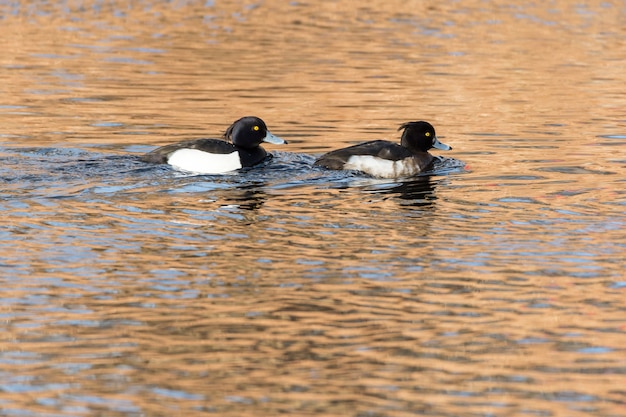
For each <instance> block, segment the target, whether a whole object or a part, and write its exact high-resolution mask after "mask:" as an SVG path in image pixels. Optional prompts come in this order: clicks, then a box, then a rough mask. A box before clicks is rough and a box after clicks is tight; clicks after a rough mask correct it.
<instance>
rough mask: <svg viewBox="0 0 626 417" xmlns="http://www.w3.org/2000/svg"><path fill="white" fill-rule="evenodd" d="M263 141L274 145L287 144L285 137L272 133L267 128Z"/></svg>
mask: <svg viewBox="0 0 626 417" xmlns="http://www.w3.org/2000/svg"><path fill="white" fill-rule="evenodd" d="M263 142H267V143H273V144H274V145H286V144H287V141H286V140H285V139H283V138H279V137H278V136H274V135H272V134H271V133H270V131H269V130H268V131H267V134H266V135H265V137H264V138H263Z"/></svg>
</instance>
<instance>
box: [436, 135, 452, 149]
mask: <svg viewBox="0 0 626 417" xmlns="http://www.w3.org/2000/svg"><path fill="white" fill-rule="evenodd" d="M433 148H437V149H441V150H442V151H449V150H450V149H452V146H450V145H446V144H445V143H441V142H439V139H437V138H436V137H435V140H434V141H433Z"/></svg>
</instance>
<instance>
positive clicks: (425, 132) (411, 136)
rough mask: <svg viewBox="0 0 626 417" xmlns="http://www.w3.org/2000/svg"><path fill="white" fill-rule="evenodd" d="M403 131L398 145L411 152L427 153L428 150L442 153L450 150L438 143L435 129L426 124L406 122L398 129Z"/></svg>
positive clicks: (448, 147)
mask: <svg viewBox="0 0 626 417" xmlns="http://www.w3.org/2000/svg"><path fill="white" fill-rule="evenodd" d="M403 129H404V131H403V132H402V139H401V140H400V144H401V145H402V146H404V147H405V148H408V149H409V150H411V151H412V152H427V151H428V150H429V149H430V148H437V149H441V150H444V151H447V150H450V149H452V147H451V146H448V145H446V144H444V143H441V142H439V140H438V139H437V135H436V134H435V128H434V127H433V126H432V125H431V124H430V123H428V122H423V121H419V122H407V123H404V124H403V125H401V126H400V127H399V128H398V130H403Z"/></svg>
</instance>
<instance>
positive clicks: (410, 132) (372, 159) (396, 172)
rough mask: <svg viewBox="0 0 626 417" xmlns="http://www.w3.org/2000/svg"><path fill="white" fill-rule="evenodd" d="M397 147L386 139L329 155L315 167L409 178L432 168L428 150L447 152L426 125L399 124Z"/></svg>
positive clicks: (432, 158)
mask: <svg viewBox="0 0 626 417" xmlns="http://www.w3.org/2000/svg"><path fill="white" fill-rule="evenodd" d="M398 130H399V131H400V130H402V137H401V139H400V144H397V143H394V142H390V141H387V140H373V141H370V142H365V143H360V144H357V145H353V146H349V147H347V148H341V149H336V150H334V151H331V152H328V153H326V154H324V155H322V156H320V157H319V158H317V159H316V160H315V162H314V165H316V166H320V167H324V168H327V169H332V170H355V171H359V172H362V173H365V174H368V175H371V176H373V177H377V178H402V177H411V176H414V175H417V174H419V173H420V172H424V171H426V170H428V169H429V168H431V167H432V164H433V161H434V160H435V157H434V156H433V155H431V154H430V153H428V150H429V149H431V148H436V149H440V150H446V151H447V150H450V149H452V147H451V146H449V145H446V144H444V143H441V142H440V141H439V139H437V135H436V134H435V128H434V127H433V126H432V125H431V124H430V123H428V122H425V121H416V122H407V123H404V124H402V125H401V126H400V127H399V128H398Z"/></svg>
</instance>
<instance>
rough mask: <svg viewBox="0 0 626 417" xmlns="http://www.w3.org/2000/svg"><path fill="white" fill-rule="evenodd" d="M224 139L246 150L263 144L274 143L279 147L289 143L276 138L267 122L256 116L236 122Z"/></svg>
mask: <svg viewBox="0 0 626 417" xmlns="http://www.w3.org/2000/svg"><path fill="white" fill-rule="evenodd" d="M224 138H226V139H228V140H230V141H231V142H232V143H233V145H235V146H239V147H241V148H245V149H253V148H256V147H257V146H259V145H260V144H261V143H262V142H268V143H274V144H277V145H280V144H286V143H287V141H286V140H284V139H282V138H279V137H278V136H274V135H273V134H272V133H271V132H270V131H269V130H267V126H266V125H265V122H264V121H263V120H261V119H260V118H258V117H255V116H246V117H242V118H241V119H239V120H237V121H235V122H234V123H233V124H232V125H230V126H229V128H228V129H226V132H225V133H224Z"/></svg>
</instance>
